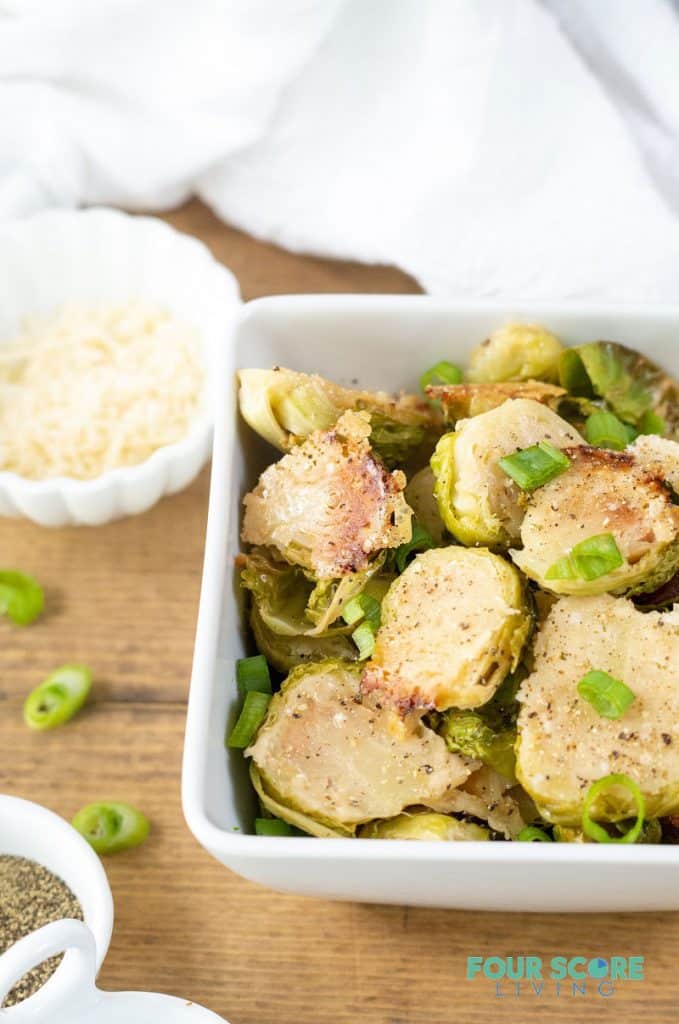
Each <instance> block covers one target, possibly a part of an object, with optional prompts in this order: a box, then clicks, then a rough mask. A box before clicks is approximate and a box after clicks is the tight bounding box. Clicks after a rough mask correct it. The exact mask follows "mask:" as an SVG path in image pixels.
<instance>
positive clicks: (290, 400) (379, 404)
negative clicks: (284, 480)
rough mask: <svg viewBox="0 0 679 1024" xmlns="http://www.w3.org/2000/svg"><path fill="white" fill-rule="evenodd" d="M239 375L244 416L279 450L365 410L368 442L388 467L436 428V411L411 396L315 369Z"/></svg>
mask: <svg viewBox="0 0 679 1024" xmlns="http://www.w3.org/2000/svg"><path fill="white" fill-rule="evenodd" d="M238 377H239V381H240V391H239V401H240V410H241V413H242V415H243V418H244V419H245V420H246V422H247V423H248V424H249V425H250V426H251V427H252V429H253V430H256V431H257V433H258V434H260V435H261V436H262V437H264V438H265V439H266V440H267V441H269V442H270V443H271V444H272V445H274V447H275V448H278V449H279V450H280V451H284V452H285V451H290V449H291V448H293V447H294V446H295V445H296V444H299V443H300V442H301V441H303V440H304V439H305V438H306V437H308V436H309V435H310V434H312V433H313V432H314V431H317V430H328V429H329V428H330V427H332V426H333V425H334V424H335V423H336V422H337V420H338V419H339V418H340V416H341V415H342V413H344V412H347V411H348V410H353V411H360V410H365V411H366V412H369V413H370V423H371V433H370V443H371V445H372V447H373V448H374V449H375V451H377V452H378V453H379V454H380V456H381V457H382V458H383V459H384V460H385V462H386V463H387V464H388V465H391V466H393V465H397V464H398V463H401V462H405V461H406V459H407V457H408V456H409V455H410V454H411V453H412V452H413V451H416V450H417V449H418V448H419V447H420V446H421V445H422V444H424V443H426V441H427V440H428V439H431V438H435V437H436V435H437V434H439V433H440V416H439V414H438V413H437V411H436V410H435V409H432V408H431V407H430V406H429V405H428V404H427V403H426V402H424V401H422V399H420V398H418V397H417V396H415V395H400V396H399V397H397V398H394V397H393V396H391V395H388V394H386V392H384V391H377V392H370V391H353V390H349V389H347V388H343V387H340V386H339V385H337V384H333V383H332V381H329V380H325V379H324V378H323V377H319V376H318V375H317V374H307V373H297V372H296V371H294V370H284V369H282V368H279V367H277V368H276V369H273V370H240V371H239V374H238Z"/></svg>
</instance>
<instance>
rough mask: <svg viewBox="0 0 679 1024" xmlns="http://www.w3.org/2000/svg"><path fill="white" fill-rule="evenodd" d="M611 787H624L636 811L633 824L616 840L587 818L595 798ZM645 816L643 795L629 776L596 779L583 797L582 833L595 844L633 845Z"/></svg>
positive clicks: (608, 776)
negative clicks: (632, 798)
mask: <svg viewBox="0 0 679 1024" xmlns="http://www.w3.org/2000/svg"><path fill="white" fill-rule="evenodd" d="M611 786H624V788H625V789H628V790H629V792H630V793H631V794H632V796H633V797H634V803H635V805H636V809H637V816H636V819H635V821H634V824H633V825H632V827H631V828H630V829H629V831H628V832H625V834H624V835H622V836H620V838H619V839H616V838H615V837H614V836H612V835H610V833H608V832H607V831H606V829H605V828H602V826H601V825H598V824H597V822H596V821H592V819H591V818H590V816H589V811H590V808H591V806H592V804H593V803H594V801H595V800H596V798H597V797H598V796H599V795H600V794H601V793H602V792H604V791H605V790H606V789H609V788H610V787H611ZM645 816H646V803H645V801H644V795H643V793H642V792H641V790H640V789H639V787H638V786H637V784H636V782H635V781H634V780H633V779H630V777H629V775H606V776H605V777H604V778H603V779H598V780H597V781H596V782H593V783H592V785H591V786H590V787H589V789H588V790H587V794H586V796H585V803H584V806H583V808H582V831H583V832H584V833H585V835H586V836H589V838H590V839H594V840H595V841H596V842H597V843H635V842H636V841H637V839H638V838H639V836H640V835H641V830H642V829H643V827H644V818H645Z"/></svg>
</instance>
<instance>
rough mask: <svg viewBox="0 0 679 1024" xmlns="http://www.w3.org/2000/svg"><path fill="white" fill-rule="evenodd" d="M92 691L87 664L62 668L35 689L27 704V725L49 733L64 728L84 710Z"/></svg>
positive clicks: (25, 714)
mask: <svg viewBox="0 0 679 1024" xmlns="http://www.w3.org/2000/svg"><path fill="white" fill-rule="evenodd" d="M91 688H92V673H91V671H90V670H89V668H87V667H86V666H85V665H62V666H61V668H58V669H55V671H54V672H52V673H51V674H50V675H48V677H47V679H45V680H44V681H43V682H42V683H40V685H39V686H36V688H35V689H34V690H32V691H31V692H30V693H29V695H28V697H27V698H26V700H25V701H24V722H25V723H26V725H28V726H29V727H30V728H31V729H39V730H41V731H45V730H47V729H54V728H56V726H58V725H63V724H64V722H68V721H69V719H71V718H73V716H74V715H75V714H76V713H77V712H78V711H80V709H81V707H82V706H83V704H84V703H85V701H86V700H87V696H88V694H89V692H90V690H91Z"/></svg>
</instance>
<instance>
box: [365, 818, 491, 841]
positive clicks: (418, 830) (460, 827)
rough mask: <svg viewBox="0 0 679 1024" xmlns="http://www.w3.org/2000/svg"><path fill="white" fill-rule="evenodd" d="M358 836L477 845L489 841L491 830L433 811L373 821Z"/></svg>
mask: <svg viewBox="0 0 679 1024" xmlns="http://www.w3.org/2000/svg"><path fill="white" fill-rule="evenodd" d="M358 835H359V839H419V840H434V841H438V842H441V841H442V842H453V843H460V842H477V843H478V842H485V841H486V840H488V839H490V833H489V832H488V829H487V828H482V827H481V825H475V824H474V823H473V822H471V821H460V820H459V819H458V818H451V817H450V815H448V814H435V813H433V812H432V811H417V812H411V813H407V814H399V815H398V817H396V818H389V819H387V821H371V822H370V824H369V825H363V827H362V828H361V830H360V831H359V833H358Z"/></svg>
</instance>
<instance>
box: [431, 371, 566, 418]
mask: <svg viewBox="0 0 679 1024" xmlns="http://www.w3.org/2000/svg"><path fill="white" fill-rule="evenodd" d="M427 395H428V396H429V397H430V398H435V399H438V401H440V402H441V405H442V407H443V414H444V417H445V419H446V422H447V423H453V424H454V423H457V421H458V420H459V419H462V418H463V417H465V416H481V415H482V414H483V413H484V412H490V411H491V409H497V407H498V406H500V405H502V404H503V403H504V402H506V401H508V399H510V398H526V399H530V400H531V401H533V402H540V403H541V404H542V405H548V406H549V408H550V409H553V410H555V411H556V410H557V409H558V407H559V404H560V403H561V402H562V401H564V400H565V399H566V397H567V392H566V391H564V389H563V388H559V387H556V385H554V384H543V383H541V382H540V381H537V380H527V381H519V382H516V383H511V382H509V381H508V382H506V383H503V384H448V385H443V386H436V387H429V388H427Z"/></svg>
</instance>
